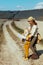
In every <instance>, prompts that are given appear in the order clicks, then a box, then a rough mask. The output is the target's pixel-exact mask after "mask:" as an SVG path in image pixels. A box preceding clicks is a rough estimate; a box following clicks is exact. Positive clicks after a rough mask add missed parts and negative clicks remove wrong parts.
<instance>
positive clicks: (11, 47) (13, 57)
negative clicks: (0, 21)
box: [0, 22, 31, 65]
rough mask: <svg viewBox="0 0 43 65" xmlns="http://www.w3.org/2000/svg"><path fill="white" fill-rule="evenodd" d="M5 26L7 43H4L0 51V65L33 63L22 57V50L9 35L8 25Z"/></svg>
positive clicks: (4, 31)
mask: <svg viewBox="0 0 43 65" xmlns="http://www.w3.org/2000/svg"><path fill="white" fill-rule="evenodd" d="M8 24H9V23H8V22H6V23H5V24H4V26H3V33H4V36H5V40H6V44H5V45H2V51H1V53H0V58H1V59H0V65H27V64H28V65H31V64H30V62H28V61H24V60H23V57H22V52H21V51H20V48H19V46H17V45H16V42H15V41H14V40H13V39H12V37H11V36H10V35H9V33H8V31H7V28H6V25H8Z"/></svg>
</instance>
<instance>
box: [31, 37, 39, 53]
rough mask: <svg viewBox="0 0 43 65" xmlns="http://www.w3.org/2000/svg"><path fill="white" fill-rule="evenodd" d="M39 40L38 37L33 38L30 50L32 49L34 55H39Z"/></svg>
mask: <svg viewBox="0 0 43 65" xmlns="http://www.w3.org/2000/svg"><path fill="white" fill-rule="evenodd" d="M37 39H38V37H34V36H32V38H31V45H30V48H31V50H32V52H33V54H37V51H36V44H37Z"/></svg>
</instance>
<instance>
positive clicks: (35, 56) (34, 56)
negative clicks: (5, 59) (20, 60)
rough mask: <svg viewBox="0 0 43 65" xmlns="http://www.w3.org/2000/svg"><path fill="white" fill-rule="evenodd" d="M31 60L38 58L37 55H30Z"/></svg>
mask: <svg viewBox="0 0 43 65" xmlns="http://www.w3.org/2000/svg"><path fill="white" fill-rule="evenodd" d="M31 58H32V59H38V58H39V56H38V55H37V54H32V56H31Z"/></svg>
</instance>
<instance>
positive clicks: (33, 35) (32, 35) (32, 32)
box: [24, 17, 39, 59]
mask: <svg viewBox="0 0 43 65" xmlns="http://www.w3.org/2000/svg"><path fill="white" fill-rule="evenodd" d="M28 23H29V24H30V26H29V28H28V31H29V37H28V36H27V38H26V40H27V41H28V42H29V41H30V42H31V43H30V42H29V43H27V42H26V43H27V45H26V43H25V44H24V52H25V58H28V48H29V44H30V48H31V50H32V51H33V54H32V56H31V58H32V59H37V58H39V56H38V54H37V51H36V44H37V39H38V25H37V23H36V21H35V18H33V17H29V18H28ZM26 54H27V55H26Z"/></svg>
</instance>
